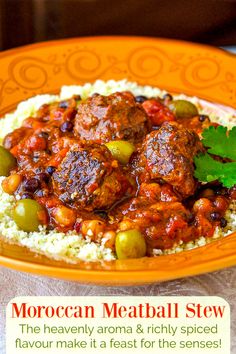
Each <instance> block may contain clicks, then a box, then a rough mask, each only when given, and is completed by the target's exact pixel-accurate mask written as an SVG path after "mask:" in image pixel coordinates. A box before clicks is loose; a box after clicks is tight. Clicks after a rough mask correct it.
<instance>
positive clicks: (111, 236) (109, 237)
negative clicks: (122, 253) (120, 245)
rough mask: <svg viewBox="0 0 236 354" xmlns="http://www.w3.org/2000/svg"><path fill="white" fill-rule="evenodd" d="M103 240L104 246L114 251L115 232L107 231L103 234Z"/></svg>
mask: <svg viewBox="0 0 236 354" xmlns="http://www.w3.org/2000/svg"><path fill="white" fill-rule="evenodd" d="M103 239H104V240H105V243H104V246H105V247H107V248H111V249H112V250H115V242H116V233H115V231H107V232H105V233H104V234H103Z"/></svg>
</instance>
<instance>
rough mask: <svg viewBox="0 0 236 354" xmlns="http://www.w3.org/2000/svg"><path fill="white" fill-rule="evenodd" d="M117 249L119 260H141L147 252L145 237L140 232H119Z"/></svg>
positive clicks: (116, 243)
mask: <svg viewBox="0 0 236 354" xmlns="http://www.w3.org/2000/svg"><path fill="white" fill-rule="evenodd" d="M115 247H116V254H117V258H118V259H128V258H141V257H144V256H145V255H146V250H147V247H146V242H145V239H144V236H143V235H142V234H141V232H140V231H138V230H127V231H120V232H118V233H117V235H116V242H115Z"/></svg>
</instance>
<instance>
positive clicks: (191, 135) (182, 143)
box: [134, 122, 203, 198]
mask: <svg viewBox="0 0 236 354" xmlns="http://www.w3.org/2000/svg"><path fill="white" fill-rule="evenodd" d="M201 151H203V146H202V144H201V142H200V140H199V137H198V135H197V134H196V133H195V132H194V131H191V130H188V129H186V128H183V127H181V126H180V125H178V124H177V123H174V122H171V123H164V124H163V125H162V126H161V127H160V129H158V130H156V131H153V132H151V133H150V134H148V135H147V136H146V139H145V141H144V144H143V146H142V149H141V154H140V155H139V156H138V157H137V156H136V158H135V163H134V164H135V166H136V171H138V172H139V173H140V171H141V175H142V174H143V176H142V177H143V179H144V180H148V179H151V180H156V179H157V180H158V179H159V180H162V181H164V182H166V183H169V184H170V185H172V186H173V187H174V190H175V191H177V192H178V193H179V194H180V195H181V196H182V197H184V198H186V197H188V196H191V195H193V194H194V192H195V189H196V181H195V179H194V176H193V174H194V165H193V158H194V156H195V155H196V154H197V153H199V152H201ZM145 169H146V171H145Z"/></svg>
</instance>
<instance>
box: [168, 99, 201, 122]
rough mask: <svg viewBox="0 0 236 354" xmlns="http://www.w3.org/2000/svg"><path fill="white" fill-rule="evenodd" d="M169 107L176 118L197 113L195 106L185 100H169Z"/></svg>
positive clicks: (189, 116)
mask: <svg viewBox="0 0 236 354" xmlns="http://www.w3.org/2000/svg"><path fill="white" fill-rule="evenodd" d="M169 108H170V109H171V110H172V111H173V113H174V114H175V116H176V117H177V118H191V117H195V116H197V115H198V110H197V107H196V106H195V105H194V104H193V103H191V102H189V101H185V100H175V101H171V103H170V105H169Z"/></svg>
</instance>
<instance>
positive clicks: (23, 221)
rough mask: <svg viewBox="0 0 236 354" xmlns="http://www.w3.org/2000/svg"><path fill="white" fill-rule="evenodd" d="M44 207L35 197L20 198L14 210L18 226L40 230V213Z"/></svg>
mask: <svg viewBox="0 0 236 354" xmlns="http://www.w3.org/2000/svg"><path fill="white" fill-rule="evenodd" d="M43 211H44V209H43V207H42V206H41V205H40V204H39V203H37V202H36V201H35V200H33V199H22V200H19V201H18V202H17V203H16V205H15V208H14V209H13V212H12V217H13V220H14V221H15V223H16V224H17V226H18V227H19V228H20V229H21V230H24V231H27V232H31V231H38V227H39V225H40V213H42V212H43Z"/></svg>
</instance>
